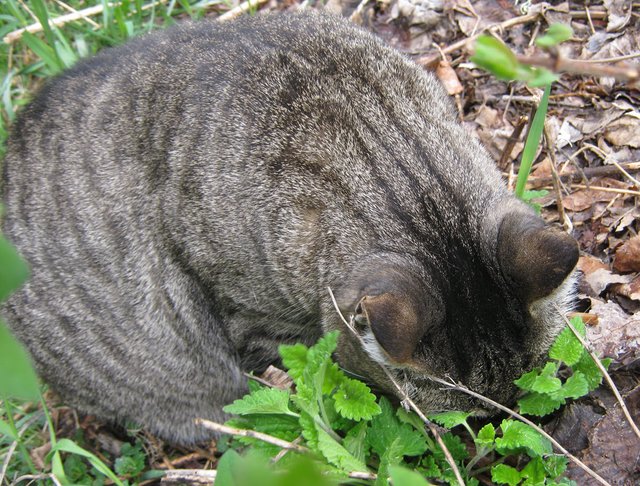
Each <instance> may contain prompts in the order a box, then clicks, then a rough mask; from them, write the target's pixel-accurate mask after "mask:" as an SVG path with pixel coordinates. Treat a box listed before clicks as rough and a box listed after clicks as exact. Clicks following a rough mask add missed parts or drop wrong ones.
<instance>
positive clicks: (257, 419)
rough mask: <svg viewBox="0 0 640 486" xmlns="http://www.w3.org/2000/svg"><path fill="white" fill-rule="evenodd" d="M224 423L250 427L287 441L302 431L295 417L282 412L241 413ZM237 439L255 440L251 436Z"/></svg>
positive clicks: (241, 440) (243, 440)
mask: <svg viewBox="0 0 640 486" xmlns="http://www.w3.org/2000/svg"><path fill="white" fill-rule="evenodd" d="M226 425H228V426H229V427H234V428H237V429H251V430H255V431H257V432H263V433H265V434H269V435H273V436H274V437H278V438H280V439H284V440H288V441H292V440H294V439H296V438H297V437H298V436H299V435H300V434H301V432H302V429H301V427H300V424H299V422H298V419H297V418H296V417H292V416H291V415H283V414H277V415H265V414H255V415H243V416H242V417H235V418H232V419H230V420H228V421H227V422H226ZM238 440H239V441H240V442H242V443H244V444H250V443H255V441H257V439H252V438H251V437H242V438H241V437H238ZM259 442H261V441H259Z"/></svg>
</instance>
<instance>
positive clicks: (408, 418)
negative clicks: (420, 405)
mask: <svg viewBox="0 0 640 486" xmlns="http://www.w3.org/2000/svg"><path fill="white" fill-rule="evenodd" d="M396 417H398V420H400V422H402V423H403V424H409V425H411V426H413V427H414V428H415V429H416V430H418V431H420V432H424V426H425V423H424V422H423V421H422V419H421V418H420V417H418V414H417V413H415V412H412V411H407V410H405V409H404V408H402V407H399V408H398V409H397V410H396Z"/></svg>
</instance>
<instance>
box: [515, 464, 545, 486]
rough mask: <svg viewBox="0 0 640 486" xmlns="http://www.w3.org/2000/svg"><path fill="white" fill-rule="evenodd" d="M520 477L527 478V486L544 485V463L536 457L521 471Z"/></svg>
mask: <svg viewBox="0 0 640 486" xmlns="http://www.w3.org/2000/svg"><path fill="white" fill-rule="evenodd" d="M520 476H521V477H522V478H526V481H525V482H524V484H526V485H534V484H535V485H538V484H544V480H545V478H546V471H545V469H544V463H543V462H542V458H541V457H534V458H533V459H531V460H530V461H529V463H528V464H527V465H526V466H525V467H524V468H523V469H522V471H520Z"/></svg>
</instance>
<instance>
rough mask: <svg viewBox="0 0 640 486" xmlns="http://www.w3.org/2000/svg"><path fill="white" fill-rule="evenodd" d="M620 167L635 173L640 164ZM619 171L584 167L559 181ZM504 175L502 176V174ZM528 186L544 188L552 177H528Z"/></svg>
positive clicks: (639, 168)
mask: <svg viewBox="0 0 640 486" xmlns="http://www.w3.org/2000/svg"><path fill="white" fill-rule="evenodd" d="M618 165H620V167H621V168H622V169H624V170H626V171H637V170H640V162H628V163H626V164H618ZM619 171H620V170H619V169H618V168H617V167H616V166H615V165H601V166H598V167H585V168H584V169H583V170H582V173H579V172H573V173H571V174H562V175H560V180H561V181H562V182H572V181H576V180H581V179H582V175H583V174H584V176H585V177H586V178H590V177H600V176H608V175H615V174H617V173H618V172H619ZM503 175H504V174H503ZM527 182H528V183H529V186H531V187H533V188H536V187H540V186H544V185H546V184H549V183H552V182H553V178H552V177H529V180H528V181H527Z"/></svg>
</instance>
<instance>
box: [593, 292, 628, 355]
mask: <svg viewBox="0 0 640 486" xmlns="http://www.w3.org/2000/svg"><path fill="white" fill-rule="evenodd" d="M591 302H592V304H591V313H593V314H596V315H597V316H598V318H599V319H598V325H597V326H593V327H587V340H588V341H589V343H590V344H591V346H592V348H593V350H594V351H595V353H596V354H597V355H598V356H600V357H610V358H613V359H615V360H618V361H620V360H622V362H623V363H628V362H631V361H635V360H638V359H640V313H636V314H633V315H632V316H629V315H628V314H627V313H626V312H624V311H623V310H622V308H621V307H620V306H619V305H618V304H616V303H615V302H602V301H601V300H598V299H591Z"/></svg>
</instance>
